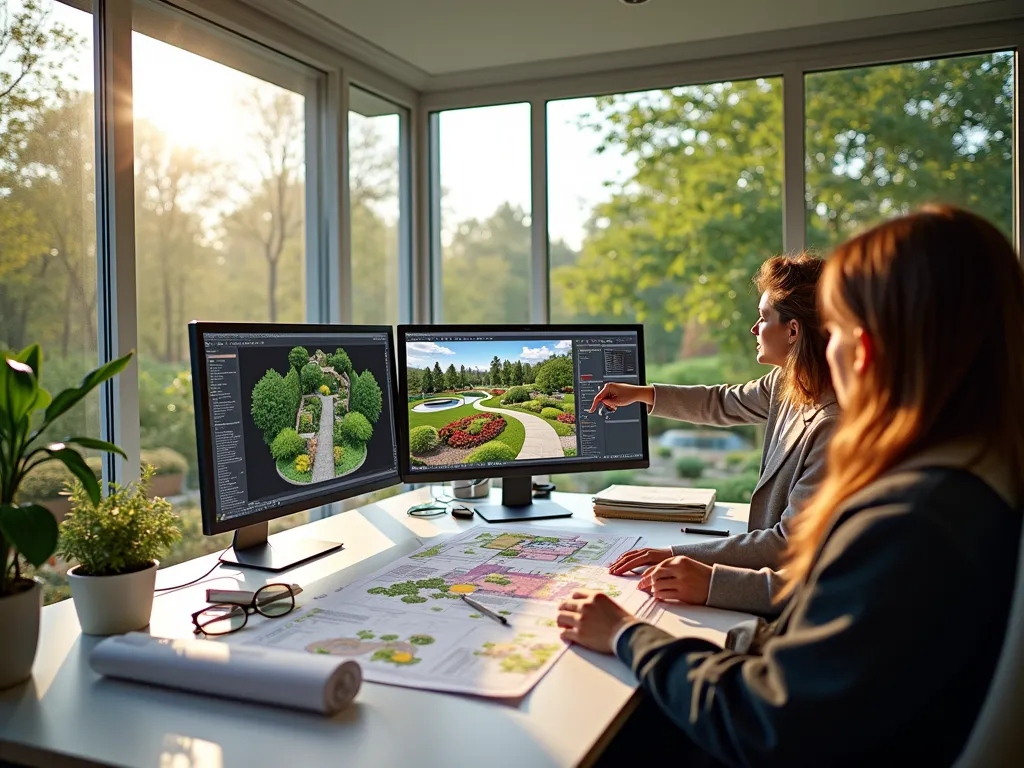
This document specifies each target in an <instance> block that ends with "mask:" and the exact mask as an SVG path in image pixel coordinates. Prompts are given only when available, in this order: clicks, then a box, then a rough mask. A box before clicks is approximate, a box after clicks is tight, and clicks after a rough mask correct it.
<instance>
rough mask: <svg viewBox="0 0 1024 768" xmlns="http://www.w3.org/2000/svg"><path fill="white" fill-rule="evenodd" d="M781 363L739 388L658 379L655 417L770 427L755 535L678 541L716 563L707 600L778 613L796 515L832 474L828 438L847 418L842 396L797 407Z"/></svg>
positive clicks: (752, 526) (753, 517)
mask: <svg viewBox="0 0 1024 768" xmlns="http://www.w3.org/2000/svg"><path fill="white" fill-rule="evenodd" d="M780 374H781V369H779V368H775V369H774V370H773V371H772V372H771V373H769V374H767V375H766V376H762V377H761V378H760V379H757V380H756V381H751V382H748V383H746V384H742V385H735V386H727V385H720V386H688V387H680V386H669V385H665V384H655V385H654V405H653V407H652V408H651V415H653V416H664V417H667V418H670V419H679V420H681V421H688V422H691V423H694V424H710V425H714V426H719V427H729V426H735V425H737V424H758V423H764V424H765V425H766V431H765V439H764V450H763V453H762V455H761V476H760V478H759V479H758V482H757V486H756V488H755V489H754V493H753V496H752V497H751V499H750V518H749V522H748V527H747V531H748V532H747V533H743V534H740V535H738V536H730V537H729V538H727V539H719V540H716V541H706V542H700V543H698V544H682V545H679V546H675V547H672V552H673V554H675V555H686V556H687V557H691V558H693V559H694V560H697V561H699V562H702V563H705V564H707V565H712V566H714V570H713V572H712V575H711V590H710V593H709V595H708V602H707V604H708V605H710V606H714V607H716V608H727V609H730V610H734V611H747V612H750V613H757V614H760V615H763V616H774V615H776V614H777V613H778V612H779V611H780V610H781V606H779V605H776V604H775V603H773V598H774V596H775V595H776V594H777V592H778V591H779V590H780V589H781V588H782V585H783V582H782V580H781V578H780V577H779V574H778V570H779V567H780V563H781V559H782V555H783V553H784V552H785V549H786V534H787V531H788V529H789V526H790V525H791V524H792V521H793V515H794V514H795V513H796V512H797V511H798V510H799V508H800V506H801V505H802V504H804V503H805V502H806V501H807V500H808V499H809V498H810V496H811V495H812V494H813V493H814V491H815V490H816V489H817V487H818V484H819V483H820V482H821V481H822V479H824V477H825V456H826V453H827V447H828V440H829V438H830V437H831V435H832V431H833V429H834V428H835V424H836V419H837V418H838V416H839V406H838V405H837V404H836V401H835V396H834V395H833V394H832V393H831V392H829V393H828V394H827V396H826V397H825V398H824V399H823V401H822V402H821V403H818V404H815V405H813V406H804V407H796V408H794V407H793V406H792V405H790V404H789V403H787V402H785V401H783V399H782V393H781V389H782V381H781V375H780Z"/></svg>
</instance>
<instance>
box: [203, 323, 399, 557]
mask: <svg viewBox="0 0 1024 768" xmlns="http://www.w3.org/2000/svg"><path fill="white" fill-rule="evenodd" d="M392 338H393V337H392V332H391V328H390V327H389V326H365V325H364V326H345V325H297V324H280V323H214V322H193V323H191V324H190V325H189V345H190V348H191V354H192V382H193V393H194V398H195V418H196V440H197V442H198V445H199V474H200V478H199V480H200V493H201V498H202V510H203V533H205V534H207V535H212V534H216V533H223V532H225V531H234V532H235V537H234V545H233V547H232V548H231V549H230V550H228V551H227V552H225V554H224V555H222V556H221V560H222V561H224V562H230V563H234V564H238V565H243V566H249V567H252V568H260V569H263V570H270V571H280V570H284V569H286V568H290V567H292V566H294V565H297V564H298V563H301V562H303V561H305V560H309V559H311V558H313V557H318V556H319V555H322V554H325V553H327V552H330V551H332V550H335V549H338V548H339V547H341V546H342V545H341V543H339V542H324V541H316V540H312V539H300V538H295V537H289V538H287V539H286V540H283V539H282V537H281V536H280V535H277V536H272V537H270V539H269V540H268V538H267V532H268V522H269V521H270V520H273V519H275V518H278V517H282V516H284V515H290V514H292V513H295V512H300V511H303V510H307V509H310V508H313V507H317V506H320V505H323V504H329V503H330V502H333V501H339V500H341V499H346V498H349V497H351V496H357V495H359V494H362V493H367V492H368V491H373V490H377V489H378V488H384V487H386V486H389V485H394V484H396V483H398V482H400V481H401V476H400V474H399V467H398V447H397V443H396V439H395V419H394V414H393V412H392V411H393V408H392V403H393V402H394V400H395V368H394V357H393V354H392V348H393V343H392Z"/></svg>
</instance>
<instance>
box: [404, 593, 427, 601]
mask: <svg viewBox="0 0 1024 768" xmlns="http://www.w3.org/2000/svg"><path fill="white" fill-rule="evenodd" d="M402 602H403V603H425V602H427V598H425V597H420V596H419V595H406V596H405V597H403V598H402Z"/></svg>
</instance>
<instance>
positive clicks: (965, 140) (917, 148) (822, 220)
mask: <svg viewBox="0 0 1024 768" xmlns="http://www.w3.org/2000/svg"><path fill="white" fill-rule="evenodd" d="M1013 60H1014V55H1013V52H1012V51H1002V52H995V53H985V54H980V55H977V56H960V57H957V58H950V59H934V60H930V61H915V62H909V63H905V64H887V65H884V66H877V67H866V68H863V69H844V70H837V71H834V72H820V73H816V74H811V75H807V77H806V80H805V95H806V119H807V206H808V212H807V240H808V243H809V244H810V245H813V246H817V247H821V248H827V247H830V246H834V245H836V244H838V243H840V242H842V241H843V240H844V239H846V238H847V237H849V236H850V235H852V234H854V233H855V232H857V231H858V230H860V229H862V228H864V227H865V226H868V225H871V224H874V223H877V222H878V221H880V220H882V219H886V218H890V217H892V216H898V215H901V214H904V213H907V212H909V211H910V210H911V209H913V208H914V207H916V206H918V205H921V204H923V203H928V202H934V201H941V202H948V203H954V204H957V205H962V206H964V207H967V208H969V209H971V210H973V211H974V212H975V213H978V214H980V215H982V216H985V217H986V218H988V219H989V220H991V221H992V222H993V223H994V224H996V226H998V227H999V228H1000V229H1001V230H1002V231H1003V232H1004V233H1005V234H1006V236H1007V237H1011V238H1012V237H1013V206H1014V197H1013V146H1014V136H1013V110H1014V105H1013V94H1014V71H1013Z"/></svg>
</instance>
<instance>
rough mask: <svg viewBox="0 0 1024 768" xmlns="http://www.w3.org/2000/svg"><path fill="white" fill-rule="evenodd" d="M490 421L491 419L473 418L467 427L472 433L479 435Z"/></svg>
mask: <svg viewBox="0 0 1024 768" xmlns="http://www.w3.org/2000/svg"><path fill="white" fill-rule="evenodd" d="M488 421H489V419H473V421H471V422H469V426H468V427H466V431H467V432H469V434H471V435H479V434H480V433H481V432H482V431H483V429H484V425H485V424H486V423H487V422H488Z"/></svg>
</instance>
